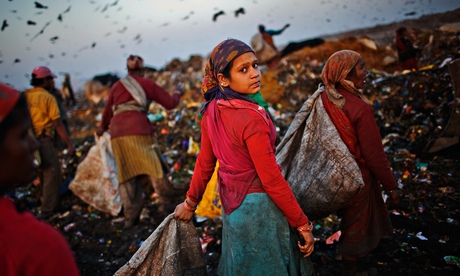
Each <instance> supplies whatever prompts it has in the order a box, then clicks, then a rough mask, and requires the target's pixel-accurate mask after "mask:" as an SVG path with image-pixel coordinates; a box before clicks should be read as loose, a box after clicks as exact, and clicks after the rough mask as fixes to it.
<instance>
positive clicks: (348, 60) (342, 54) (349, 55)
mask: <svg viewBox="0 0 460 276" xmlns="http://www.w3.org/2000/svg"><path fill="white" fill-rule="evenodd" d="M359 59H361V55H359V54H358V53H356V52H355V51H351V50H341V51H338V52H335V53H334V54H332V56H330V57H329V59H328V60H327V62H326V64H325V65H324V68H323V71H322V72H321V78H322V79H323V83H324V86H325V87H326V92H327V95H328V98H329V100H330V101H331V102H332V103H334V104H335V105H336V106H337V107H339V108H340V109H342V107H343V105H344V104H345V98H344V97H343V96H342V95H340V94H339V93H338V92H337V90H336V89H335V86H336V85H337V84H341V85H342V86H343V87H344V88H345V89H346V90H347V91H348V92H351V93H353V94H356V95H358V96H359V97H360V98H361V99H363V100H364V101H366V102H369V101H368V100H367V98H366V97H365V96H364V95H363V94H362V93H361V91H359V90H358V89H357V88H356V87H355V85H354V84H353V82H351V81H349V80H346V79H345V78H346V77H347V75H348V73H350V71H351V70H352V69H353V68H354V67H355V66H356V64H357V63H358V61H359Z"/></svg>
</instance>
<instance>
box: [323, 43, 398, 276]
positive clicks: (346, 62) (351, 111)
mask: <svg viewBox="0 0 460 276" xmlns="http://www.w3.org/2000/svg"><path fill="white" fill-rule="evenodd" d="M366 74H367V70H366V67H365V64H364V60H363V59H362V57H361V56H360V55H359V54H358V53H356V52H354V51H350V50H342V51H338V52H336V53H334V54H333V55H332V56H331V57H330V58H329V59H328V60H327V62H326V64H325V66H324V68H323V71H322V74H321V78H322V80H323V83H324V86H325V91H324V92H323V93H322V95H321V97H322V101H323V104H324V107H325V109H326V111H327V113H328V114H329V116H330V118H331V119H332V121H333V123H334V125H335V126H336V128H337V130H338V132H339V134H340V137H341V139H342V140H343V142H344V143H345V144H346V145H347V147H348V149H349V150H350V152H351V153H352V154H353V155H354V157H355V159H356V161H357V163H358V166H359V168H360V170H361V174H362V177H363V180H364V184H365V185H364V187H363V188H361V190H360V192H359V193H358V194H357V195H356V196H355V197H354V198H352V200H351V201H350V202H349V204H348V205H347V206H346V207H345V208H343V209H342V210H340V211H339V212H338V215H339V216H341V224H340V229H341V231H342V235H341V237H340V241H339V250H340V253H341V254H342V257H343V268H342V275H355V272H356V261H357V259H358V258H359V257H363V256H365V255H367V254H368V253H369V252H371V251H372V250H373V249H374V248H376V247H377V245H378V244H379V242H380V239H381V238H383V237H385V236H387V235H389V234H391V233H392V232H393V229H392V226H391V222H390V218H389V215H388V211H387V209H386V206H385V204H384V201H383V198H382V188H383V189H384V190H385V191H387V192H388V193H389V194H390V196H391V198H392V199H393V200H394V203H397V202H399V196H398V194H397V192H396V187H397V186H396V181H395V179H394V177H393V174H392V172H391V169H390V166H389V164H388V160H387V157H386V155H385V152H384V151H383V146H382V138H381V136H380V133H379V130H378V127H377V124H376V123H375V119H374V115H373V111H372V107H371V106H370V105H369V101H368V100H367V99H366V97H365V96H364V95H363V94H362V92H361V89H362V88H363V85H364V80H365V78H366Z"/></svg>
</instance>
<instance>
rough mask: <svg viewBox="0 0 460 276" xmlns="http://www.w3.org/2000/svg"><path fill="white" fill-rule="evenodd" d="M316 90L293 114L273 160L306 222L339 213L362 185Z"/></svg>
mask: <svg viewBox="0 0 460 276" xmlns="http://www.w3.org/2000/svg"><path fill="white" fill-rule="evenodd" d="M322 91H323V88H322V87H320V88H319V89H318V90H317V91H316V92H315V93H314V94H313V95H312V96H311V97H310V98H309V99H308V100H307V101H306V102H305V103H304V104H303V106H302V108H301V109H300V110H299V111H298V112H297V114H296V116H295V118H294V120H293V121H292V123H291V125H290V127H289V129H288V131H287V133H286V135H285V136H284V137H283V140H282V141H281V142H280V144H279V145H278V147H277V149H276V160H277V162H278V164H279V165H281V167H282V168H283V176H284V178H285V179H286V180H287V181H288V183H289V184H290V186H291V189H292V191H293V192H294V195H295V196H296V198H297V201H298V202H299V205H300V207H301V208H302V210H303V211H304V213H305V214H306V215H307V216H308V218H309V219H311V220H314V219H319V218H323V217H327V216H328V215H330V214H332V213H334V212H336V211H338V210H340V209H341V208H343V207H345V205H346V204H347V203H348V202H349V201H350V199H351V198H352V197H354V196H355V195H356V194H357V193H358V192H359V191H360V189H361V187H362V186H363V185H364V181H363V179H362V176H361V170H360V169H359V167H358V164H357V162H356V161H355V158H354V156H353V155H352V154H351V153H350V151H349V150H348V148H347V146H346V145H345V143H344V142H343V141H342V139H341V138H340V134H339V133H338V131H337V129H336V127H335V125H334V123H333V122H332V121H331V119H330V118H329V115H328V114H327V111H326V110H325V108H324V106H323V102H322V100H321V97H320V95H321V92H322Z"/></svg>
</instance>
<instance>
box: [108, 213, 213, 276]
mask: <svg viewBox="0 0 460 276" xmlns="http://www.w3.org/2000/svg"><path fill="white" fill-rule="evenodd" d="M126 275H143V276H144V275H157V276H160V275H168V276H175V275H177V276H180V275H206V264H205V261H204V256H203V252H202V250H201V244H200V241H199V239H198V235H197V232H196V229H195V226H194V225H193V223H192V222H191V221H189V222H184V221H180V220H177V219H175V218H174V214H170V215H169V216H167V217H166V218H165V219H164V220H163V222H162V223H161V224H160V225H159V226H158V227H157V229H156V230H155V231H154V232H153V233H152V234H151V235H150V236H149V237H148V238H147V239H146V240H145V241H144V243H143V244H142V245H141V247H140V248H139V249H138V250H137V251H136V253H134V255H133V256H132V257H131V259H130V260H129V261H128V262H127V263H126V264H125V265H124V266H122V267H121V268H120V269H119V270H118V271H117V272H115V274H114V276H126Z"/></svg>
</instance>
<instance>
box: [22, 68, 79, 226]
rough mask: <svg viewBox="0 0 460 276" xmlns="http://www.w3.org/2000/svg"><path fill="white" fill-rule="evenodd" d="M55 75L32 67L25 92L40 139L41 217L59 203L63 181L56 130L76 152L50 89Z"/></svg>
mask: <svg viewBox="0 0 460 276" xmlns="http://www.w3.org/2000/svg"><path fill="white" fill-rule="evenodd" d="M54 78H56V75H54V74H53V73H52V72H51V70H50V69H49V68H47V67H45V66H38V67H35V68H34V70H33V71H32V79H31V81H30V84H31V85H32V86H33V88H31V89H29V90H27V91H26V92H25V95H26V98H27V103H28V107H29V111H30V116H31V118H32V129H33V133H34V135H35V137H36V138H37V140H38V141H39V142H40V147H39V150H38V151H39V154H40V162H41V163H40V175H39V177H40V186H39V187H40V195H41V214H40V216H41V218H43V219H46V218H49V217H50V216H51V215H53V213H54V212H55V211H57V209H58V207H59V188H60V184H61V181H62V177H61V166H60V163H59V157H58V149H57V147H56V145H55V143H54V140H53V137H54V133H55V131H56V132H57V133H58V134H59V136H60V137H61V138H62V140H63V141H64V143H65V144H66V145H67V148H68V150H69V153H70V154H73V153H74V152H75V150H74V148H73V146H72V143H71V141H70V138H69V136H68V134H67V131H66V129H65V126H64V124H63V123H62V120H61V119H60V118H61V114H60V112H59V108H58V105H57V102H56V99H55V98H54V96H53V95H51V93H50V92H49V91H50V90H51V89H53V88H54Z"/></svg>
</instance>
